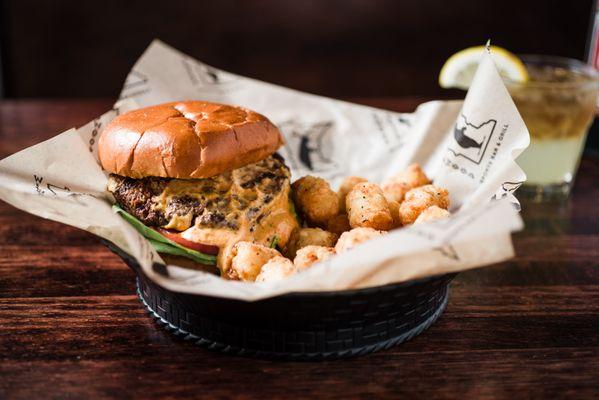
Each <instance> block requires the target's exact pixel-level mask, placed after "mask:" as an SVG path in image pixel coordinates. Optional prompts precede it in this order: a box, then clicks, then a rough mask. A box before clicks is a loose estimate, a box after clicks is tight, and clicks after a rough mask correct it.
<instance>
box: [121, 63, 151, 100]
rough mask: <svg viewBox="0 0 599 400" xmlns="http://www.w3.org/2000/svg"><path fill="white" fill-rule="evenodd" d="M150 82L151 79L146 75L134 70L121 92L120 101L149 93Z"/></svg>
mask: <svg viewBox="0 0 599 400" xmlns="http://www.w3.org/2000/svg"><path fill="white" fill-rule="evenodd" d="M148 82H149V79H148V77H147V76H146V75H145V74H143V73H141V72H139V71H135V70H132V71H131V72H130V73H129V75H127V79H125V84H124V85H123V90H122V91H121V95H120V97H119V100H124V99H128V98H130V97H137V96H141V95H144V94H146V93H148V92H149V91H150V88H149V85H148Z"/></svg>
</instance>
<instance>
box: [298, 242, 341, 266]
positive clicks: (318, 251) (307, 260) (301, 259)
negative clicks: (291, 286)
mask: <svg viewBox="0 0 599 400" xmlns="http://www.w3.org/2000/svg"><path fill="white" fill-rule="evenodd" d="M335 254H337V253H336V252H335V249H334V248H333V247H324V246H306V247H302V248H301V249H299V250H298V251H297V255H296V256H295V258H294V259H293V264H295V266H296V267H297V268H298V269H305V268H308V267H309V266H311V265H312V264H314V263H315V262H318V261H324V260H326V259H328V258H331V257H332V256H334V255H335Z"/></svg>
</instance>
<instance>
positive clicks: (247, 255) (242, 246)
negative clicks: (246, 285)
mask: <svg viewBox="0 0 599 400" xmlns="http://www.w3.org/2000/svg"><path fill="white" fill-rule="evenodd" d="M231 255H232V256H233V259H232V260H231V267H230V268H229V270H228V271H227V276H228V277H229V279H234V280H242V281H254V280H255V279H256V276H258V274H259V273H260V269H261V268H262V266H263V265H264V264H266V262H267V261H268V260H270V259H271V258H274V257H277V256H280V255H281V253H279V252H278V251H276V250H275V249H271V248H269V247H266V246H262V245H261V244H256V243H251V242H238V243H236V244H235V245H234V246H233V249H232V251H231Z"/></svg>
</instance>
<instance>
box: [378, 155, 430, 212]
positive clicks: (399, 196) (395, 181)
mask: <svg viewBox="0 0 599 400" xmlns="http://www.w3.org/2000/svg"><path fill="white" fill-rule="evenodd" d="M429 183H431V181H430V179H428V177H427V176H426V174H425V173H424V171H422V168H420V165H418V164H411V165H409V166H408V167H407V168H406V169H404V170H403V171H401V172H399V173H397V174H395V175H393V176H391V177H390V178H388V179H387V180H385V182H383V184H382V185H381V187H382V189H383V192H384V193H385V197H387V199H389V200H393V201H397V202H398V203H401V202H402V201H403V199H404V197H405V194H406V193H407V192H408V191H409V190H410V189H414V188H416V187H419V186H423V185H428V184H429Z"/></svg>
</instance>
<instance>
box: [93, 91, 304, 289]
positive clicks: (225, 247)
mask: <svg viewBox="0 0 599 400" xmlns="http://www.w3.org/2000/svg"><path fill="white" fill-rule="evenodd" d="M282 144H283V138H282V136H281V133H280V132H279V130H278V129H277V127H276V126H275V125H274V124H273V123H272V122H270V121H269V120H268V119H267V118H266V117H264V116H263V115H261V114H258V113H256V112H254V111H251V110H248V109H245V108H242V107H234V106H229V105H224V104H216V103H210V102H205V101H180V102H173V103H167V104H161V105H156V106H152V107H147V108H142V109H138V110H135V111H131V112H128V113H126V114H122V115H120V116H118V117H117V118H115V119H114V120H113V121H112V122H111V123H110V124H109V125H107V126H106V128H105V129H104V130H103V132H102V134H101V136H100V138H99V141H98V155H99V158H100V163H101V164H102V167H103V168H104V170H105V171H107V172H108V173H109V174H110V175H109V178H108V187H107V189H108V191H109V192H110V193H111V194H112V195H113V196H114V200H115V205H114V208H115V210H116V211H117V212H119V213H120V214H121V215H122V216H123V217H124V218H125V219H126V220H127V221H128V222H130V223H131V224H132V225H133V226H134V227H135V228H136V229H137V230H138V231H139V232H140V233H142V234H143V235H144V236H145V237H146V238H147V239H148V240H149V241H150V243H151V244H152V245H153V246H154V247H155V248H156V250H157V251H158V252H159V253H161V254H162V255H163V256H164V257H165V258H166V261H168V262H175V263H177V262H179V261H182V260H183V259H187V260H188V261H189V260H191V261H192V262H193V263H194V265H203V266H214V267H216V269H217V271H218V272H220V274H221V276H223V277H226V278H229V279H237V277H236V276H235V274H234V273H233V272H232V271H231V269H230V265H231V258H232V248H233V246H234V245H235V243H237V242H239V241H250V242H254V243H259V244H263V245H266V246H270V247H275V246H277V247H279V248H284V246H286V244H287V243H288V241H289V239H290V236H291V233H292V232H293V231H294V230H295V229H296V228H297V226H298V224H297V219H296V216H295V212H294V209H293V203H291V202H290V172H289V168H288V167H287V166H286V165H285V162H284V160H283V159H282V157H280V156H279V155H278V154H276V153H275V152H276V150H277V149H278V148H279V147H280V146H281V145H282ZM173 257H174V258H173ZM173 260H174V261H173Z"/></svg>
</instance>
